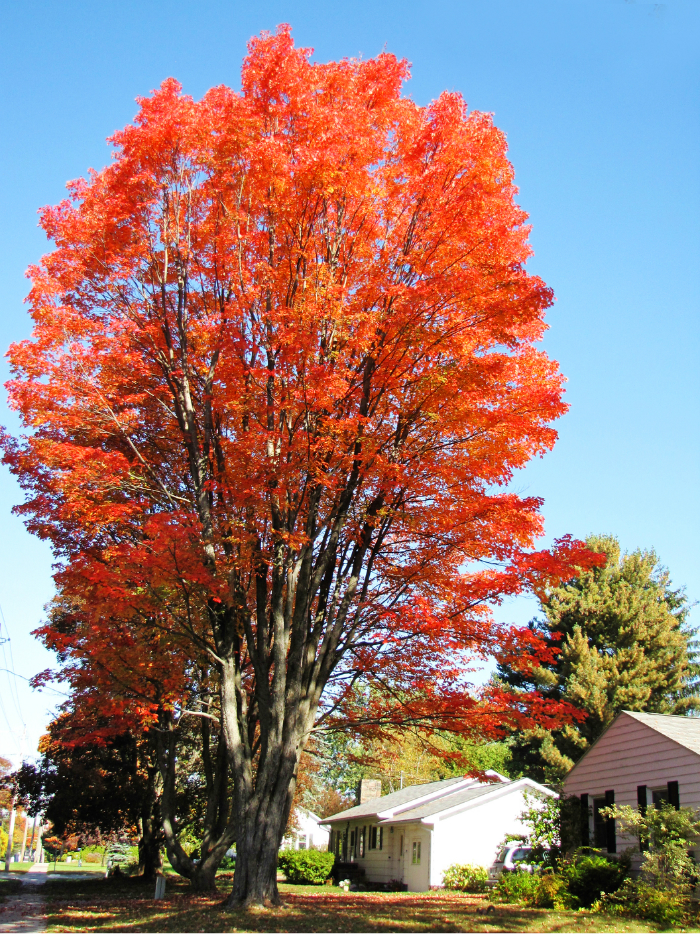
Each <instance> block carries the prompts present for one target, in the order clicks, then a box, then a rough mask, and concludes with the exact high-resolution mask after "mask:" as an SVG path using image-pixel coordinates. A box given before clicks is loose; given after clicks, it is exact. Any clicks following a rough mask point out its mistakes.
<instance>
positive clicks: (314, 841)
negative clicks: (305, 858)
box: [282, 807, 328, 850]
mask: <svg viewBox="0 0 700 934" xmlns="http://www.w3.org/2000/svg"><path fill="white" fill-rule="evenodd" d="M282 846H283V847H291V848H292V849H295V850H311V849H316V850H327V849H328V830H327V829H326V828H325V827H322V826H321V818H320V817H317V815H316V814H314V813H313V812H312V811H309V810H307V809H306V808H302V807H298V808H296V810H295V812H294V829H293V830H292V831H290V833H288V834H287V835H286V836H285V837H284V838H283V840H282Z"/></svg>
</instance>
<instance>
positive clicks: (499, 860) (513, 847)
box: [489, 841, 536, 881]
mask: <svg viewBox="0 0 700 934" xmlns="http://www.w3.org/2000/svg"><path fill="white" fill-rule="evenodd" d="M532 856H533V848H532V847H531V846H528V845H527V844H526V843H518V842H517V841H516V842H515V843H509V844H508V845H507V846H504V847H503V848H502V849H501V851H500V852H499V854H498V856H497V857H496V861H495V863H494V864H493V865H492V866H491V867H490V869H489V879H491V880H493V881H495V880H496V879H498V878H499V877H500V875H501V873H502V872H503V870H504V869H523V870H525V872H532V871H533V869H534V868H535V865H536V864H535V863H534V861H532Z"/></svg>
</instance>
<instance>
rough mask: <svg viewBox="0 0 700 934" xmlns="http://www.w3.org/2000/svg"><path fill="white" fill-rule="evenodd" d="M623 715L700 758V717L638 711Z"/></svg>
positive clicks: (626, 711) (630, 711) (627, 712)
mask: <svg viewBox="0 0 700 934" xmlns="http://www.w3.org/2000/svg"><path fill="white" fill-rule="evenodd" d="M622 713H624V714H627V716H628V717H633V718H634V719H635V720H638V721H639V722H640V723H643V724H644V726H648V727H650V728H651V729H652V730H656V732H657V733H661V734H662V736H666V737H667V738H668V739H672V740H673V741H674V742H675V743H679V744H680V745H681V746H685V748H686V749H690V751H691V752H694V753H697V755H699V756H700V717H680V716H677V715H676V714H670V713H639V712H638V711H636V710H623V711H622Z"/></svg>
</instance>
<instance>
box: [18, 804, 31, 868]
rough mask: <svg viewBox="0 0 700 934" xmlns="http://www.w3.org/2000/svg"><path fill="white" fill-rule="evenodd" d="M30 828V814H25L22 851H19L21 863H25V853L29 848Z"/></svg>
mask: <svg viewBox="0 0 700 934" xmlns="http://www.w3.org/2000/svg"><path fill="white" fill-rule="evenodd" d="M28 827H29V814H27V812H26V811H25V812H24V833H23V834H22V849H21V850H20V851H19V861H20V863H23V862H24V851H25V850H26V848H27V829H28Z"/></svg>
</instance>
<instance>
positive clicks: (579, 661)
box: [499, 536, 700, 782]
mask: <svg viewBox="0 0 700 934" xmlns="http://www.w3.org/2000/svg"><path fill="white" fill-rule="evenodd" d="M586 543H587V545H588V547H589V548H591V550H593V551H596V552H598V553H601V554H604V555H605V556H606V562H605V564H604V565H603V566H601V567H597V568H594V569H592V570H589V571H585V572H584V573H582V574H581V576H580V577H578V578H576V579H575V580H573V581H569V582H567V583H565V584H562V585H560V586H558V587H554V588H552V589H550V590H548V591H546V592H545V593H543V594H542V596H541V598H540V599H541V607H542V612H543V616H542V617H540V618H539V619H535V620H533V621H532V622H531V623H530V627H531V628H532V629H533V630H535V631H537V632H538V633H540V634H541V635H543V636H544V637H545V638H546V639H547V641H548V642H549V643H550V644H553V645H556V646H558V648H559V649H560V653H559V655H558V657H557V660H556V663H554V664H552V665H549V666H546V667H541V668H538V669H536V670H534V671H532V672H530V673H527V674H525V673H523V672H520V671H517V670H516V669H514V668H513V667H508V666H500V667H499V678H500V679H501V681H503V682H505V683H506V684H508V685H510V686H511V687H512V688H513V689H514V690H519V689H520V690H523V689H528V690H532V689H533V688H534V689H537V690H539V691H540V692H541V693H542V694H543V695H544V696H546V697H549V698H557V699H563V700H566V701H568V702H569V703H571V704H573V705H574V706H575V707H577V708H578V709H579V710H580V711H581V712H582V714H585V717H584V718H582V719H581V721H580V722H578V723H572V724H568V725H566V726H564V727H562V728H561V729H560V730H557V731H553V732H547V731H545V730H543V729H540V730H537V731H533V732H529V733H525V734H523V735H521V736H519V737H517V738H516V740H515V742H514V744H513V748H512V756H513V762H512V767H511V768H512V771H513V772H519V773H520V774H527V775H529V776H531V777H533V778H537V779H539V780H544V781H552V782H557V781H559V780H561V779H562V778H563V777H564V775H566V773H567V772H568V771H569V769H570V768H571V767H572V765H573V764H574V762H575V761H576V760H577V759H579V758H580V757H581V755H582V754H583V753H584V752H585V751H586V750H587V749H588V748H589V746H590V745H591V744H592V743H593V742H595V740H596V739H597V738H598V737H599V736H600V734H601V733H602V732H603V730H604V729H605V728H606V727H607V726H608V725H609V724H610V723H611V722H612V720H613V718H614V717H615V715H616V714H617V713H618V712H619V711H620V710H641V711H646V712H649V713H668V714H688V713H691V712H693V711H696V710H697V709H698V708H699V707H700V684H699V682H698V676H699V674H700V665H698V663H697V652H696V648H697V643H696V641H695V635H696V630H695V629H693V628H691V627H690V626H689V624H688V613H689V611H690V606H689V604H688V601H687V599H686V596H685V592H684V590H683V589H682V588H680V589H674V588H673V587H672V585H671V581H670V577H669V573H668V571H667V570H666V569H665V568H664V567H662V566H661V565H660V564H659V562H658V558H657V556H656V554H655V553H654V552H653V551H641V550H638V551H634V552H632V553H631V554H621V552H620V545H619V542H618V541H617V539H616V538H614V537H613V536H592V537H591V538H589V539H588V540H587V542H586Z"/></svg>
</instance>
